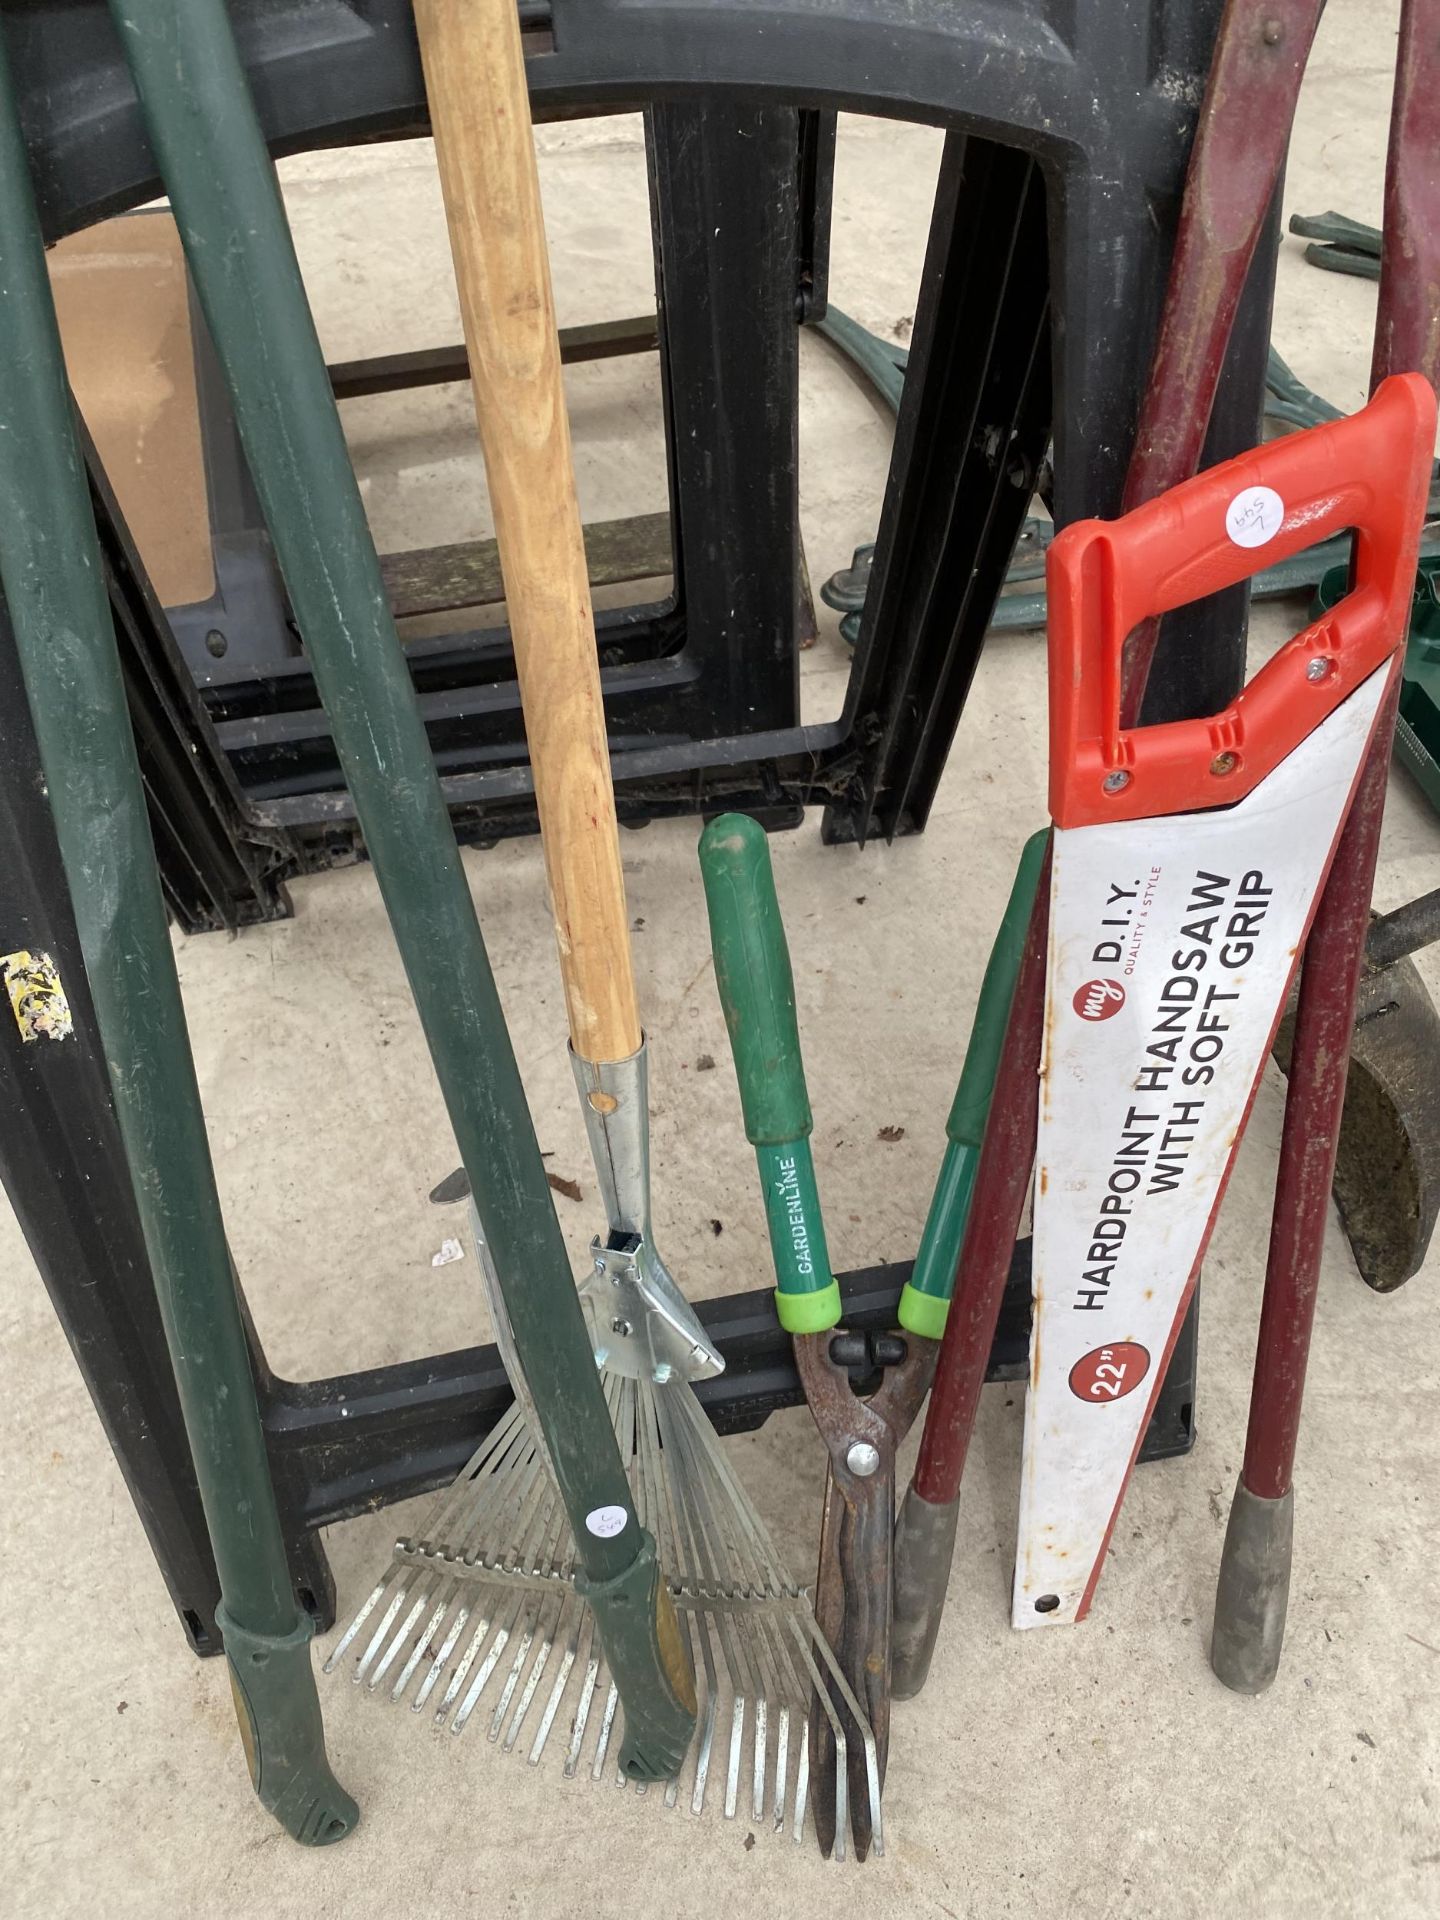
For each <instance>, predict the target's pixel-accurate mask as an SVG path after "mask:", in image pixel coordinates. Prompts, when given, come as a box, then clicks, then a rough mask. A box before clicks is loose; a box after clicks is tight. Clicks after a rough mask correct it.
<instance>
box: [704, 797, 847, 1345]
mask: <svg viewBox="0 0 1440 1920" xmlns="http://www.w3.org/2000/svg"><path fill="white" fill-rule="evenodd" d="M700 872H701V875H702V877H703V879H704V882H705V904H706V907H707V908H708V910H709V914H710V944H711V948H712V950H713V952H714V955H715V980H716V984H717V985H718V986H719V989H720V1004H721V1006H722V1007H723V1008H724V1010H725V1025H726V1028H727V1030H728V1031H729V1035H730V1051H731V1053H732V1054H733V1056H734V1060H735V1076H736V1079H737V1080H738V1081H739V1083H740V1104H741V1107H742V1109H743V1111H744V1114H745V1137H746V1138H747V1139H748V1140H749V1142H750V1144H751V1145H752V1146H753V1147H754V1149H755V1155H756V1159H757V1160H758V1162H759V1166H760V1177H761V1180H762V1182H763V1185H764V1189H765V1215H766V1222H767V1225H768V1227H769V1230H770V1250H771V1254H772V1256H773V1258H774V1262H775V1281H776V1295H775V1306H776V1311H777V1312H778V1313H779V1316H780V1324H781V1325H782V1326H783V1327H784V1328H785V1329H786V1331H787V1332H788V1333H822V1332H824V1331H825V1329H826V1328H827V1327H833V1326H836V1325H837V1324H838V1323H839V1319H840V1289H839V1287H838V1286H836V1284H835V1276H834V1274H833V1273H832V1272H831V1270H830V1255H829V1251H828V1249H827V1248H826V1245H825V1227H824V1223H823V1221H822V1220H821V1217H820V1201H819V1196H818V1194H817V1192H816V1189H815V1169H814V1163H813V1161H812V1160H811V1156H810V1144H809V1137H810V1130H811V1127H812V1125H813V1124H814V1123H813V1121H812V1119H811V1114H810V1096H809V1094H808V1093H807V1092H806V1090H805V1066H804V1062H803V1060H802V1059H801V1055H800V1030H799V1026H798V1025H797V1023H796V1019H795V980H794V976H793V974H792V973H791V971H790V953H789V949H788V947H787V946H786V944H785V926H784V923H783V921H782V920H781V918H780V903H779V901H778V900H777V899H776V897H775V876H774V873H773V871H772V870H771V866H770V848H769V845H768V843H767V841H766V837H765V830H764V828H763V827H761V826H760V825H759V824H758V823H757V822H756V821H754V820H752V819H750V818H749V817H748V815H746V814H743V813H725V814H721V816H720V817H719V819H717V820H712V821H711V822H710V824H709V826H708V827H706V829H705V831H704V833H702V834H701V836H700Z"/></svg>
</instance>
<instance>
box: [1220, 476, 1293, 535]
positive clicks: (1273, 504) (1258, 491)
mask: <svg viewBox="0 0 1440 1920" xmlns="http://www.w3.org/2000/svg"><path fill="white" fill-rule="evenodd" d="M1284 522H1285V502H1284V501H1283V500H1282V499H1281V498H1280V496H1279V494H1278V493H1276V491H1275V489H1274V488H1273V487H1246V489H1245V491H1244V492H1243V493H1237V494H1236V496H1235V498H1234V499H1233V500H1232V501H1231V502H1230V504H1229V506H1228V507H1227V508H1226V509H1225V531H1226V532H1227V533H1228V534H1229V536H1230V538H1231V539H1232V540H1233V541H1234V542H1235V544H1236V546H1237V547H1263V546H1265V545H1266V543H1267V542H1268V541H1271V540H1273V539H1274V538H1275V536H1276V534H1277V533H1279V531H1280V529H1281V527H1282V526H1283V525H1284Z"/></svg>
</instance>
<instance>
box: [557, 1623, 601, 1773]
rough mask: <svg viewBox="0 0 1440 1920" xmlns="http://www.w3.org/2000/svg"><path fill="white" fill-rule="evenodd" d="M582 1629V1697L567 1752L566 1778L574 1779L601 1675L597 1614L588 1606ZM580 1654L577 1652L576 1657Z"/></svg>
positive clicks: (576, 1711)
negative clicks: (596, 1627)
mask: <svg viewBox="0 0 1440 1920" xmlns="http://www.w3.org/2000/svg"><path fill="white" fill-rule="evenodd" d="M584 1613H585V1617H584V1620H583V1622H582V1625H581V1629H580V1638H581V1644H582V1645H583V1647H584V1649H585V1672H584V1675H583V1676H582V1678H581V1681H580V1698H579V1700H578V1701H577V1702H576V1705H575V1718H574V1719H573V1720H572V1721H571V1723H570V1745H569V1747H568V1748H567V1749H566V1752H565V1778H566V1779H567V1780H573V1779H574V1778H575V1769H576V1767H577V1766H578V1765H579V1763H580V1749H581V1747H582V1746H584V1744H585V1725H586V1722H587V1721H588V1719H589V1717H590V1703H591V1701H592V1700H593V1699H594V1698H595V1683H596V1681H597V1680H598V1679H599V1677H600V1656H599V1655H598V1654H597V1653H595V1652H594V1651H593V1650H592V1649H593V1645H594V1640H595V1616H594V1614H593V1613H591V1611H590V1609H589V1608H588V1607H586V1608H585V1610H584ZM579 1657H580V1656H579V1654H578V1653H577V1655H576V1658H577V1659H578V1658H579Z"/></svg>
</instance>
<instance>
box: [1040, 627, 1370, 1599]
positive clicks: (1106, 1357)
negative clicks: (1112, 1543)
mask: <svg viewBox="0 0 1440 1920" xmlns="http://www.w3.org/2000/svg"><path fill="white" fill-rule="evenodd" d="M1389 672H1390V667H1389V665H1388V663H1387V665H1386V666H1383V667H1380V668H1378V669H1377V670H1376V671H1375V672H1373V673H1372V674H1371V675H1370V677H1369V678H1368V679H1367V680H1365V681H1364V682H1363V683H1362V684H1361V685H1360V686H1359V687H1357V689H1356V690H1355V692H1354V693H1352V694H1351V695H1350V696H1349V698H1348V699H1347V700H1345V701H1344V703H1343V704H1342V705H1341V706H1339V707H1337V708H1336V709H1335V710H1334V711H1333V712H1332V713H1331V714H1330V715H1329V716H1328V718H1326V719H1325V720H1324V721H1323V722H1322V723H1321V724H1320V725H1319V726H1318V727H1317V728H1315V730H1314V731H1313V732H1312V733H1310V734H1309V735H1308V736H1307V737H1306V738H1305V739H1304V740H1303V741H1302V742H1301V743H1300V745H1298V746H1297V747H1296V748H1295V749H1294V750H1293V751H1292V752H1291V753H1290V754H1289V755H1288V757H1287V758H1286V759H1284V760H1283V761H1281V763H1280V764H1279V766H1277V767H1276V768H1275V769H1274V771H1273V772H1272V773H1270V774H1269V776H1268V777H1267V778H1266V779H1264V780H1262V781H1261V782H1260V784H1259V785H1258V786H1256V787H1255V788H1254V789H1253V790H1252V791H1251V792H1250V793H1249V794H1248V795H1247V796H1246V797H1245V798H1244V799H1243V800H1241V801H1239V802H1238V803H1237V804H1236V805H1234V806H1233V807H1230V808H1227V809H1224V810H1217V811H1210V812H1202V813H1179V814H1171V815H1162V816H1160V817H1157V818H1152V819H1145V820H1139V821H1128V822H1117V823H1115V824H1107V825H1095V826H1081V827H1075V828H1071V829H1068V830H1067V829H1059V828H1057V829H1056V831H1055V835H1054V855H1053V864H1052V879H1051V901H1050V944H1049V959H1048V973H1047V984H1046V1015H1045V1043H1044V1053H1043V1057H1042V1069H1041V1088H1040V1121H1039V1132H1038V1139H1037V1151H1036V1175H1035V1227H1034V1282H1033V1284H1034V1327H1033V1332H1032V1337H1031V1358H1030V1391H1029V1395H1028V1397H1027V1400H1026V1409H1025V1445H1024V1463H1023V1476H1022V1488H1021V1499H1020V1528H1019V1540H1018V1546H1017V1550H1016V1564H1015V1586H1014V1599H1013V1611H1012V1619H1013V1624H1014V1625H1015V1626H1017V1627H1034V1626H1047V1625H1063V1624H1065V1623H1068V1622H1072V1621H1075V1620H1079V1619H1083V1618H1084V1616H1085V1613H1086V1611H1087V1610H1088V1607H1089V1604H1090V1597H1091V1595H1092V1593H1093V1591H1094V1588H1095V1583H1096V1580H1097V1578H1098V1576H1099V1572H1100V1567H1101V1565H1102V1563H1103V1560H1104V1557H1105V1552H1106V1547H1107V1544H1108V1541H1109V1538H1110V1532H1111V1529H1112V1527H1113V1525H1114V1520H1115V1515H1116V1513H1117V1512H1118V1510H1119V1506H1120V1502H1121V1499H1122V1498H1123V1495H1124V1491H1125V1485H1126V1482H1127V1480H1128V1478H1129V1474H1130V1468H1131V1465H1132V1463H1133V1461H1134V1458H1135V1454H1136V1452H1137V1450H1138V1448H1139V1444H1140V1439H1141V1436H1142V1435H1143V1433H1144V1431H1145V1427H1146V1424H1147V1421H1148V1418H1149V1415H1150V1411H1151V1408H1152V1405H1153V1403H1154V1399H1155V1396H1156V1394H1157V1393H1158V1391H1159V1387H1160V1384H1161V1382H1162V1380H1163V1379H1164V1375H1165V1367H1166V1362H1167V1360H1168V1357H1169V1353H1170V1349H1171V1346H1172V1344H1173V1342H1174V1339H1175V1337H1176V1334H1177V1333H1178V1331H1179V1328H1180V1324H1181V1321H1182V1319H1183V1317H1184V1313H1185V1310H1186V1307H1187V1306H1188V1304H1189V1300H1190V1295H1191V1293H1192V1291H1193V1288H1194V1282H1195V1276H1196V1274H1197V1273H1198V1271H1199V1266H1200V1261H1201V1259H1202V1257H1203V1255H1204V1251H1205V1245H1206V1242H1207V1240H1208V1238H1209V1235H1210V1230H1211V1227H1212V1225H1213V1222H1214V1218H1215V1213H1216V1210H1217V1208H1218V1206H1219V1202H1220V1198H1221V1195H1222V1193H1223V1190H1224V1186H1225V1181H1226V1178H1227V1176H1228V1173H1229V1169H1230V1164H1231V1161H1232V1158H1233V1155H1234V1151H1235V1147H1236V1144H1237V1142H1238V1140H1239V1138H1240V1134H1241V1132H1242V1130H1243V1128H1244V1124H1245V1119H1246V1116H1247V1114H1248V1111H1249V1107H1250V1102H1251V1100H1252V1098H1253V1096H1254V1091H1255V1087H1256V1085H1257V1083H1258V1080H1259V1076H1260V1071H1261V1068H1262V1066H1263V1065H1264V1061H1265V1056H1266V1053H1267V1051H1268V1049H1269V1045H1270V1040H1271V1037H1272V1035H1273V1033H1274V1030H1275V1026H1276V1024H1277V1022H1278V1020H1279V1017H1280V1013H1281V1010H1282V1007H1283V1005H1284V1000H1285V995H1286V992H1287V990H1288V987H1289V984H1290V980H1291V977H1292V975H1293V973H1294V970H1295V965H1296V956H1297V954H1298V953H1299V951H1300V949H1301V946H1302V944H1303V941H1304V937H1305V933H1306V930H1307V928H1308V925H1309V921H1310V917H1311V914H1312V911H1313V909H1314V906H1315V902H1316V900H1317V898H1318V896H1319V892H1320V888H1321V885H1322V883H1323V880H1324V877H1325V874H1326V872H1327V871H1328V868H1329V864H1330V859H1331V855H1332V853H1333V850H1334V846H1335V842H1336V839H1337V837H1338V835H1339V832H1340V828H1341V825H1342V824H1343V821H1344V818H1345V813H1346V810H1347V808H1348V805H1349V801H1350V796H1351V793H1352V791H1353V789H1354V785H1355V782H1356V780H1357V778H1358V775H1359V771H1360V767H1361V764H1362V762H1363V759H1364V756H1365V751H1366V747H1367V745H1368V743H1369V739H1370V734H1371V729H1372V726H1373V723H1374V720H1375V717H1376V713H1377V710H1378V708H1379V704H1380V700H1381V696H1382V694H1383V692H1384V688H1385V683H1386V680H1387V677H1388V675H1389Z"/></svg>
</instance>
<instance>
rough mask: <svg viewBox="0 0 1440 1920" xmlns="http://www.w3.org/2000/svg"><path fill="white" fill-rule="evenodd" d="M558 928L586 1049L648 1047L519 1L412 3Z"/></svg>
mask: <svg viewBox="0 0 1440 1920" xmlns="http://www.w3.org/2000/svg"><path fill="white" fill-rule="evenodd" d="M415 23H416V27H417V29H418V32H419V37H420V54H421V60H422V62H423V65H424V70H425V89H426V92H427V94H428V95H429V100H430V116H431V122H432V126H433V129H434V134H435V154H436V160H437V162H438V164H439V170H440V184H441V188H442V190H443V192H444V197H445V215H446V219H447V221H448V223H449V228H450V251H451V254H452V256H453V258H454V262H455V279H456V284H457V286H458V288H459V293H460V311H461V315H462V318H463V320H464V325H465V344H466V347H467V348H468V350H469V355H470V376H471V380H472V382H473V384H474V390H475V415H476V419H477V420H478V422H479V427H480V442H481V446H482V448H483V450H484V454H485V472H486V476H487V478H488V480H489V485H490V502H491V508H492V511H493V514H494V519H495V537H496V540H497V543H498V545H499V551H500V566H501V570H502V572H503V574H504V578H505V598H506V604H507V607H508V610H509V615H510V630H511V635H512V638H513V641H514V648H515V666H516V670H517V673H518V675H519V680H520V698H521V703H522V705H523V708H524V713H525V734H526V738H527V740H528V741H529V746H530V765H531V769H532V772H533V774H534V780H535V800H536V806H537V810H538V812H539V816H540V833H541V838H542V842H543V845H544V849H545V869H546V874H547V877H548V880H549V885H550V904H551V910H552V911H553V913H554V916H555V939H556V943H557V944H558V946H559V949H560V971H561V975H562V977H563V979H564V982H565V1002H566V1007H567V1010H568V1012H569V1017H570V1039H571V1043H572V1045H573V1046H574V1049H575V1051H576V1053H577V1054H579V1055H580V1056H581V1057H582V1058H583V1059H586V1060H591V1061H596V1062H604V1061H611V1060H623V1059H626V1058H628V1057H629V1056H630V1055H631V1054H633V1053H635V1052H636V1051H637V1050H638V1048H639V1046H640V1041H641V1033H640V1015H639V1010H638V1006H637V1003H636V998H635V980H634V974H633V971H632V968H631V960H630V934H629V920H628V916H627V913H626V907H625V881H624V876H623V874H622V871H621V866H620V836H619V832H618V830H617V826H616V820H615V794H614V790H613V788H612V786H611V782H610V756H609V750H608V747H607V744H606V738H605V715H604V709H603V707H602V705H601V700H600V666H599V659H598V656H597V654H596V648H595V617H594V614H593V612H592V609H591V605H590V580H589V574H588V571H587V568H586V564H585V546H584V541H583V538H582V535H581V530H580V509H579V505H578V503H577V500H576V497H575V476H574V471H573V468H572V465H571V456H570V424H569V420H568V418H567V416H566V412H565V393H564V388H563V385H562V382H561V375H560V344H559V339H558V337H557V334H556V330H555V302H554V296H553V294H552V292H551V287H550V262H549V256H548V254H547V252H546V247H545V224H544V216H543V214H542V211H541V205H540V180H539V175H538V172H537V170H536V165H535V145H534V138H533V132H532V128H531V122H530V96H529V89H528V85H527V83H526V79H525V60H524V54H523V53H522V51H521V45H520V25H519V17H518V15H517V13H516V10H515V0H415Z"/></svg>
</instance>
